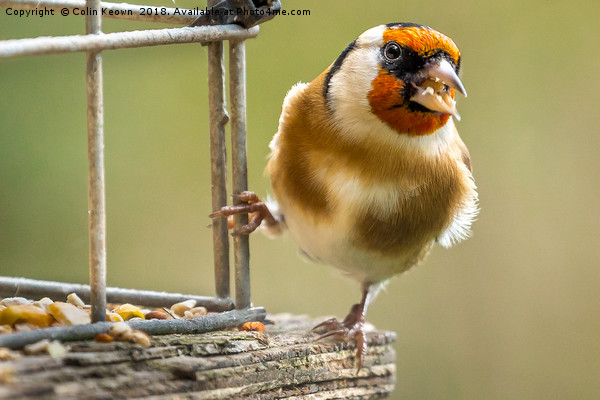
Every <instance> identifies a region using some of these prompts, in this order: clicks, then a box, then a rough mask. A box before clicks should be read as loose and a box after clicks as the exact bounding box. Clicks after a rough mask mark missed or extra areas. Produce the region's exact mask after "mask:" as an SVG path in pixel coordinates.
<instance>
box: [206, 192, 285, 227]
mask: <svg viewBox="0 0 600 400" xmlns="http://www.w3.org/2000/svg"><path fill="white" fill-rule="evenodd" d="M231 196H232V197H233V198H234V199H236V200H238V201H240V202H241V204H237V205H233V206H224V207H221V209H220V210H217V211H215V212H213V213H211V214H209V215H208V216H209V217H210V218H221V217H227V227H228V228H229V229H233V226H234V223H233V216H234V215H239V214H248V219H249V221H248V223H247V224H244V225H242V226H240V227H239V228H237V229H236V230H233V231H232V232H231V235H232V236H240V235H249V234H251V233H252V232H254V231H255V230H256V228H258V227H259V226H260V224H261V223H262V222H263V220H264V221H265V222H266V223H267V224H269V225H271V224H275V223H277V221H276V220H275V218H274V217H273V215H272V214H271V212H270V211H269V209H268V208H267V205H266V204H265V203H263V202H261V201H260V199H259V197H258V196H257V195H256V194H255V193H254V192H250V191H244V192H241V193H239V194H233V195H231Z"/></svg>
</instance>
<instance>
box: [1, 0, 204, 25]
mask: <svg viewBox="0 0 600 400" xmlns="http://www.w3.org/2000/svg"><path fill="white" fill-rule="evenodd" d="M100 6H101V7H102V12H101V16H102V17H103V18H116V19H125V20H129V21H147V22H161V23H169V24H182V25H189V24H191V23H192V22H194V20H195V19H196V18H198V17H199V16H201V15H203V14H204V9H200V8H199V7H196V8H195V9H185V8H169V7H161V6H155V5H154V6H152V5H138V4H127V3H108V2H104V1H103V2H101V3H100ZM0 7H3V8H13V9H19V10H36V9H37V10H44V9H46V10H54V11H56V12H61V11H62V10H63V9H64V8H66V9H68V10H69V13H70V14H72V15H84V13H85V12H86V3H85V0H43V1H40V0H0ZM142 13H143V14H142ZM55 15H58V14H57V13H55Z"/></svg>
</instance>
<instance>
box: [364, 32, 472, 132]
mask: <svg viewBox="0 0 600 400" xmlns="http://www.w3.org/2000/svg"><path fill="white" fill-rule="evenodd" d="M379 53H380V54H379V70H378V73H377V76H376V77H375V78H374V79H373V80H372V81H371V90H370V91H369V93H368V95H367V98H368V101H369V105H370V107H371V112H372V113H373V114H375V115H376V116H377V117H378V118H379V119H380V120H381V121H383V122H384V123H386V124H387V125H388V126H389V127H390V128H392V129H394V130H395V131H396V132H399V133H403V134H409V135H411V136H422V135H428V134H431V133H433V132H435V131H437V130H438V129H439V128H441V127H442V126H444V125H445V124H446V122H447V121H448V119H449V118H450V116H451V115H454V116H455V117H457V118H459V116H458V112H457V111H456V107H455V102H454V95H455V90H457V91H459V92H461V93H463V94H464V95H466V91H465V89H464V87H463V85H462V83H461V81H460V79H459V78H458V72H459V68H460V53H459V51H458V48H457V47H456V45H455V44H454V42H453V41H452V39H450V38H449V37H447V36H445V35H443V34H441V33H439V32H437V31H435V30H433V29H431V28H429V27H425V26H421V25H416V24H389V25H387V28H386V29H385V30H384V32H383V45H382V46H381V47H380V49H379Z"/></svg>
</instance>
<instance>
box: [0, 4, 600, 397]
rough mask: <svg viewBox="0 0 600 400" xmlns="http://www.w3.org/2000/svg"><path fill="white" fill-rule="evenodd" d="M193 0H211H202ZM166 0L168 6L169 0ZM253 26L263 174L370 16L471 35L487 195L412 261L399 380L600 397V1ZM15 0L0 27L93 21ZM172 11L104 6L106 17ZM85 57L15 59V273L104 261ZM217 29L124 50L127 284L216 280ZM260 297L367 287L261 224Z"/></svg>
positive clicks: (108, 118)
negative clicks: (92, 233) (317, 84)
mask: <svg viewBox="0 0 600 400" xmlns="http://www.w3.org/2000/svg"><path fill="white" fill-rule="evenodd" d="M185 1H186V3H183V2H179V3H178V5H180V6H192V5H194V3H193V2H191V1H189V0H185ZM154 4H157V5H165V6H169V5H170V4H171V3H170V2H169V1H167V0H163V3H157V2H155V3H154ZM283 4H284V8H285V9H288V10H290V9H308V10H310V11H311V15H310V16H304V17H299V16H296V17H291V16H289V17H286V16H280V17H278V18H276V19H274V20H273V21H270V22H268V23H267V24H265V25H264V26H262V28H261V33H260V35H259V38H258V39H253V40H249V41H248V44H247V55H248V103H249V104H248V126H249V138H248V150H249V158H250V163H249V176H250V177H249V179H250V187H251V189H252V190H254V191H256V192H257V193H259V194H261V195H265V194H267V193H268V192H269V184H268V180H267V179H266V178H265V177H264V176H263V168H264V166H265V162H266V156H267V154H268V143H269V141H270V139H271V137H272V135H273V134H274V132H275V131H276V129H277V122H278V118H279V113H280V111H281V102H282V99H283V97H284V96H285V93H286V91H287V90H288V89H289V88H290V87H291V86H292V85H293V84H294V83H296V82H298V81H309V80H311V79H312V78H314V77H315V76H316V75H317V74H318V73H320V72H321V71H322V70H323V69H325V68H326V67H327V66H328V65H329V63H331V62H332V61H333V60H334V59H335V58H336V57H337V55H338V54H339V52H340V51H341V50H343V49H344V47H345V46H346V44H347V43H348V42H350V41H352V40H353V39H354V38H355V37H356V36H358V35H359V34H360V33H361V32H363V31H364V30H366V29H368V28H370V27H372V26H375V25H378V24H381V23H387V22H395V21H411V22H419V23H423V24H426V25H430V26H432V27H434V28H436V29H438V30H440V31H442V32H444V33H446V34H448V35H449V36H451V37H452V38H453V39H454V40H455V42H456V43H457V44H458V46H459V47H460V49H461V52H462V54H463V75H462V76H463V82H464V84H465V86H466V88H467V90H468V92H469V97H468V98H467V99H464V98H460V99H459V104H458V107H459V110H460V113H461V115H462V117H463V120H462V121H461V122H460V123H458V128H459V131H460V133H461V135H462V137H463V139H464V141H465V142H466V143H467V145H468V146H469V149H470V151H471V154H472V158H473V165H474V173H475V177H476V180H477V183H478V186H479V191H480V197H481V209H482V211H481V215H480V217H479V220H478V221H477V222H476V223H475V225H474V237H473V238H472V239H470V240H468V241H466V242H465V243H462V244H460V245H458V246H456V247H455V248H453V249H450V250H444V249H442V248H436V249H435V251H434V252H433V254H432V256H431V257H430V258H429V260H428V261H427V262H426V263H425V265H424V266H422V267H419V268H417V269H414V270H412V271H410V272H408V273H406V274H405V275H403V276H401V277H398V278H396V279H394V280H393V281H392V282H391V283H390V284H389V286H388V287H387V290H386V291H385V292H384V293H382V294H381V295H380V297H379V298H378V299H377V301H375V303H374V304H373V306H372V307H371V309H370V314H369V316H368V319H369V320H370V321H371V322H372V323H374V324H375V325H376V326H377V327H379V328H383V329H389V330H394V331H396V332H397V334H398V341H397V344H396V348H397V353H398V355H397V361H398V382H397V389H396V392H395V393H394V396H393V398H397V399H597V398H599V396H600V380H599V379H598V377H599V375H598V374H599V371H600V294H599V293H598V292H599V290H598V288H599V287H600V268H599V262H598V232H599V229H600V217H599V215H600V213H599V211H598V205H599V202H598V198H599V196H600V179H599V178H598V175H599V169H600V158H599V157H598V154H599V147H600V146H599V145H600V131H599V123H600V117H599V115H600V112H598V110H597V108H598V105H599V101H598V92H599V90H598V89H599V88H600V85H599V84H598V77H597V75H598V71H600V53H599V50H600V49H599V45H598V38H599V37H600V24H598V23H597V16H598V15H599V14H600V3H598V2H594V1H587V2H586V1H574V2H569V3H567V2H561V1H542V0H536V1H532V2H524V1H517V0H509V1H504V2H488V3H482V2H479V1H478V2H476V1H457V2H447V1H438V0H432V1H429V2H408V1H407V2H398V1H392V0H388V1H383V0H382V1H377V2H364V1H350V0H343V1H342V0H335V1H334V0H328V1H323V0H319V1H317V0H283ZM83 26H84V25H83V18H82V17H61V16H56V17H46V18H37V17H31V18H16V17H14V16H7V15H6V14H5V12H4V10H0V39H8V38H21V37H34V36H40V35H66V34H78V33H81V32H83V29H84V28H83ZM155 27H157V26H156V25H151V24H144V23H133V22H126V21H117V20H108V19H105V20H104V31H105V32H112V31H118V30H132V29H143V28H155ZM84 66H85V55H84V54H72V55H63V56H46V57H37V58H23V59H10V60H0V187H1V189H0V274H2V275H8V276H25V277H30V278H39V279H52V280H64V281H75V282H86V281H87V268H88V267H87V234H86V229H87V175H86V173H87V158H86V157H87V155H86V121H85V108H86V107H85V75H84V70H85V67H84ZM206 69H207V67H206V49H205V48H204V47H202V46H201V45H199V44H193V45H178V46H161V47H153V48H143V49H131V50H116V51H106V52H105V53H104V90H105V133H106V182H107V207H108V261H109V273H108V283H109V284H110V285H114V286H123V287H134V288H143V289H157V290H170V291H178V292H189V293H200V294H209V295H210V294H213V293H214V289H213V273H212V256H211V231H210V229H208V228H207V225H208V224H209V222H210V221H209V219H208V218H207V215H208V213H209V212H210V211H211V207H210V183H209V169H210V166H209V153H208V129H207V127H208V118H207V85H206V84H207V78H206V76H207V74H206V72H207V71H206ZM251 251H252V291H253V301H254V303H255V304H257V305H262V306H265V307H266V308H267V310H268V311H269V312H272V313H277V312H293V313H306V314H310V315H312V316H322V315H331V314H335V315H338V316H344V315H345V313H346V312H347V310H348V308H349V307H350V305H351V304H353V303H354V302H356V301H358V299H359V289H358V287H357V285H356V284H355V283H353V282H350V281H348V280H347V279H346V278H343V277H341V275H340V274H338V273H337V272H335V271H333V269H331V268H329V267H325V266H320V265H311V264H307V263H304V262H303V261H301V260H300V259H299V258H298V257H297V256H296V247H295V245H294V243H293V240H292V239H291V238H289V237H287V238H285V239H283V240H279V241H276V242H274V241H270V240H268V239H266V238H264V237H262V236H261V235H256V236H253V237H252V240H251Z"/></svg>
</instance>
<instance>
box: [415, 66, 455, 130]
mask: <svg viewBox="0 0 600 400" xmlns="http://www.w3.org/2000/svg"><path fill="white" fill-rule="evenodd" d="M421 74H422V76H423V82H422V83H421V84H420V85H418V86H417V85H414V84H413V85H414V86H415V88H416V89H417V93H415V94H414V95H413V96H412V97H411V98H410V100H411V101H414V102H415V103H419V104H421V105H422V106H424V107H427V108H428V109H430V110H432V111H438V112H442V113H446V114H451V115H453V116H454V117H455V118H456V119H457V120H459V121H460V115H459V114H458V111H457V110H456V102H455V101H454V99H453V98H452V96H450V91H449V90H448V88H449V87H450V88H452V89H454V90H456V91H457V92H460V93H462V94H463V95H464V96H465V97H467V91H466V90H465V87H464V86H463V84H462V82H461V81H460V79H459V78H458V75H456V72H455V71H454V68H453V67H452V65H451V64H450V63H449V62H448V61H446V60H442V61H440V62H439V63H435V64H432V65H430V66H428V67H425V68H424V69H423V70H422V71H421Z"/></svg>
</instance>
